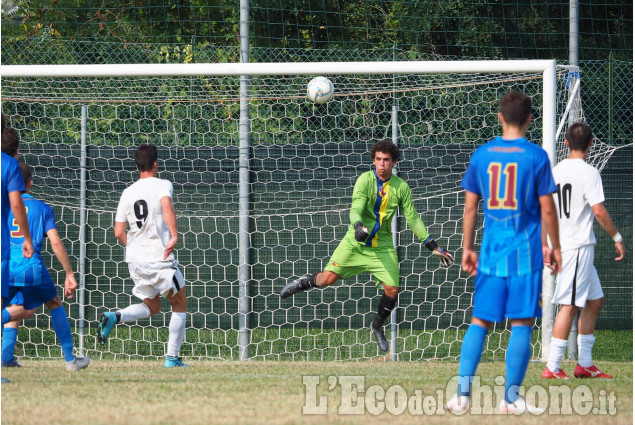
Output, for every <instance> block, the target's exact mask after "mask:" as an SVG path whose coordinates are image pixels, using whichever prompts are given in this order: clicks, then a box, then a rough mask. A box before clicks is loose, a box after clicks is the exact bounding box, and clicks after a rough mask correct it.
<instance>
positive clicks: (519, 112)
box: [500, 91, 531, 127]
mask: <svg viewBox="0 0 635 425" xmlns="http://www.w3.org/2000/svg"><path fill="white" fill-rule="evenodd" d="M500 112H501V114H503V119H504V120H505V122H506V123H507V124H510V125H513V126H516V127H522V126H523V125H524V124H525V123H526V122H527V118H528V117H529V116H530V115H531V98H530V97H529V96H526V95H524V94H522V93H520V92H517V91H512V92H509V93H507V94H506V95H504V96H503V97H501V100H500Z"/></svg>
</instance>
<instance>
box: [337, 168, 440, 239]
mask: <svg viewBox="0 0 635 425" xmlns="http://www.w3.org/2000/svg"><path fill="white" fill-rule="evenodd" d="M399 206H400V207H401V211H402V213H403V215H404V217H406V221H407V222H408V227H410V230H412V232H413V233H414V234H415V235H416V236H417V238H419V240H420V241H422V242H423V241H425V240H426V239H427V238H428V237H429V236H430V234H429V233H428V230H427V229H426V226H425V224H423V221H422V220H421V217H419V214H417V211H416V210H415V207H414V205H413V203H412V192H411V191H410V186H408V183H406V182H405V181H404V180H403V179H402V178H400V177H398V176H395V175H392V176H390V178H389V179H388V180H381V179H380V178H379V177H378V176H377V174H376V173H375V170H372V171H368V172H366V173H364V174H362V175H361V176H359V178H358V179H357V182H355V188H354V189H353V204H352V205H351V212H350V219H351V225H350V227H349V229H348V232H347V233H346V237H347V238H349V239H351V240H352V241H355V242H357V241H356V240H355V228H354V227H353V225H354V224H355V223H356V222H358V221H361V222H362V223H363V224H364V226H366V227H367V228H368V231H369V232H370V234H369V236H368V239H366V242H365V243H364V242H358V243H360V244H365V245H366V246H369V247H373V248H390V247H392V248H394V245H393V241H392V228H391V223H392V218H393V216H394V215H395V212H396V211H397V207H399Z"/></svg>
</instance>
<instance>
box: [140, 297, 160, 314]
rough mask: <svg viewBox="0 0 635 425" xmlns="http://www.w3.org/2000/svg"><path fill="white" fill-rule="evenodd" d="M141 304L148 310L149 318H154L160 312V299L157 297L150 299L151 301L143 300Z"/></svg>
mask: <svg viewBox="0 0 635 425" xmlns="http://www.w3.org/2000/svg"><path fill="white" fill-rule="evenodd" d="M143 302H144V304H145V305H146V307H148V309H149V310H150V316H154V315H155V314H157V313H158V312H160V311H161V298H159V297H156V298H152V299H149V298H146V299H145V300H143Z"/></svg>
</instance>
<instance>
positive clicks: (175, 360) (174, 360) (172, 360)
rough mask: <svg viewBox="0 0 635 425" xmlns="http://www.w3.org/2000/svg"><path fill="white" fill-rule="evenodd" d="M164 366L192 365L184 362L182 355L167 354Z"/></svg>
mask: <svg viewBox="0 0 635 425" xmlns="http://www.w3.org/2000/svg"><path fill="white" fill-rule="evenodd" d="M163 367H190V365H189V364H185V363H183V362H182V361H181V358H180V357H174V356H167V357H166V358H165V363H163Z"/></svg>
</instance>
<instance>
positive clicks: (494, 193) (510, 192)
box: [487, 162, 518, 210]
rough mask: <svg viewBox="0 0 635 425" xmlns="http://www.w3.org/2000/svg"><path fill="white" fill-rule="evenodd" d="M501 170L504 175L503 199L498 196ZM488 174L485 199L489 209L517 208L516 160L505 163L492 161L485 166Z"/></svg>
mask: <svg viewBox="0 0 635 425" xmlns="http://www.w3.org/2000/svg"><path fill="white" fill-rule="evenodd" d="M501 170H502V171H503V172H502V174H504V175H505V186H504V187H505V194H504V195H503V199H501V198H500V197H499V196H500V195H499V194H500V189H501V184H503V183H502V182H501V179H502V177H501ZM487 173H488V174H489V199H488V200H487V207H488V208H489V209H491V210H497V209H506V210H515V209H518V200H517V199H516V182H517V179H516V176H517V174H518V164H517V163H516V162H510V163H509V164H506V165H505V168H503V164H501V163H500V162H492V163H490V165H489V167H488V168H487Z"/></svg>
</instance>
